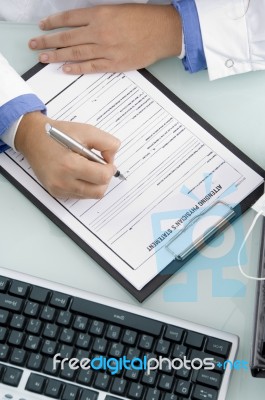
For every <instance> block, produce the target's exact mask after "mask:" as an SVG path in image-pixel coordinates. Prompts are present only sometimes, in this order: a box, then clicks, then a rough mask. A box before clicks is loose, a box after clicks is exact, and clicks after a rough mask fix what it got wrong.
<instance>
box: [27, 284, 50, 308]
mask: <svg viewBox="0 0 265 400" xmlns="http://www.w3.org/2000/svg"><path fill="white" fill-rule="evenodd" d="M49 295H50V291H49V290H47V289H44V288H41V287H38V286H34V287H33V289H32V291H31V293H30V295H29V299H30V300H32V301H34V302H35V301H36V302H37V303H43V304H44V303H46V302H47V300H48V298H49Z"/></svg>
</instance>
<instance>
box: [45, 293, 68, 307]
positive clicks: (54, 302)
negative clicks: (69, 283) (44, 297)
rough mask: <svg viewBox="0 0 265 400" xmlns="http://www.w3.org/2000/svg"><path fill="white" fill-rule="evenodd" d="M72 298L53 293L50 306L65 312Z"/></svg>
mask: <svg viewBox="0 0 265 400" xmlns="http://www.w3.org/2000/svg"><path fill="white" fill-rule="evenodd" d="M69 300H70V297H69V296H67V295H66V294H63V293H59V292H53V295H52V298H51V300H50V305H51V306H52V307H56V308H61V309H63V310H66V309H67V306H68V303H69Z"/></svg>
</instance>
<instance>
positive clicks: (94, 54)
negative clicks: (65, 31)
mask: <svg viewBox="0 0 265 400" xmlns="http://www.w3.org/2000/svg"><path fill="white" fill-rule="evenodd" d="M106 51H107V50H104V47H103V46H98V45H96V44H83V45H78V46H71V47H67V48H62V49H57V50H53V51H46V52H45V53H41V54H40V55H39V61H40V62H42V63H54V62H56V63H57V62H64V61H83V60H93V59H97V58H101V57H102V56H103V54H104V56H105V54H106Z"/></svg>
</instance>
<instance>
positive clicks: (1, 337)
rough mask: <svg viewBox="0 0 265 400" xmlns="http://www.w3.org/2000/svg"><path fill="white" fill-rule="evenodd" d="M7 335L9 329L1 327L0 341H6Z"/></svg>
mask: <svg viewBox="0 0 265 400" xmlns="http://www.w3.org/2000/svg"><path fill="white" fill-rule="evenodd" d="M6 337H7V329H6V328H3V327H0V343H4V342H5V340H6Z"/></svg>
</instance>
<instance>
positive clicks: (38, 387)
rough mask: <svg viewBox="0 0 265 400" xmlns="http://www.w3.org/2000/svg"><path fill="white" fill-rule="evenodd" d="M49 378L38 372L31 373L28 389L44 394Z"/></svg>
mask: <svg viewBox="0 0 265 400" xmlns="http://www.w3.org/2000/svg"><path fill="white" fill-rule="evenodd" d="M46 381H47V378H45V377H44V376H41V375H37V374H30V377H29V379H28V382H27V385H26V390H28V391H29V392H33V393H38V394H42V393H43V389H44V386H45V383H46Z"/></svg>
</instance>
